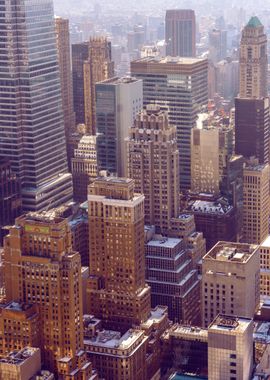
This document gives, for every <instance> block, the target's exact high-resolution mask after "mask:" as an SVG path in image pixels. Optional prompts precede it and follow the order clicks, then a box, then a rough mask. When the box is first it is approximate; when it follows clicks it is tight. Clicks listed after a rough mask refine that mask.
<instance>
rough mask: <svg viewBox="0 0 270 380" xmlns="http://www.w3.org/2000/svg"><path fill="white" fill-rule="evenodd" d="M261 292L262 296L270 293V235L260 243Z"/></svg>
mask: <svg viewBox="0 0 270 380" xmlns="http://www.w3.org/2000/svg"><path fill="white" fill-rule="evenodd" d="M260 264H261V270H260V293H261V295H262V296H269V294H270V236H269V235H268V236H267V238H266V239H265V240H264V241H263V242H262V243H261V244H260Z"/></svg>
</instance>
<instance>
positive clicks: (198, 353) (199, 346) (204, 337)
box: [160, 324, 208, 379]
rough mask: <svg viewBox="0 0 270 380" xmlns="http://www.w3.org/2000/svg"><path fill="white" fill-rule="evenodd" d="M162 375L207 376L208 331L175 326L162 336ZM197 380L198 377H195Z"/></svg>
mask: <svg viewBox="0 0 270 380" xmlns="http://www.w3.org/2000/svg"><path fill="white" fill-rule="evenodd" d="M161 347H162V353H161V363H160V364H161V374H162V376H164V378H166V379H167V378H170V375H171V373H196V374H198V376H199V375H200V374H201V375H202V378H204V377H203V375H206V374H207V366H208V355H207V354H208V331H207V329H204V328H200V327H197V326H190V325H183V324H174V325H172V326H171V327H170V328H169V329H168V330H167V331H165V333H164V334H163V335H162V336H161ZM195 379H196V377H195Z"/></svg>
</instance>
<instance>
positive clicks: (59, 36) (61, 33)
mask: <svg viewBox="0 0 270 380" xmlns="http://www.w3.org/2000/svg"><path fill="white" fill-rule="evenodd" d="M55 30H56V46H57V52H58V62H59V71H60V83H61V92H62V103H63V113H64V125H65V134H66V142H68V137H69V135H70V134H71V133H72V132H74V130H75V113H74V107H73V87H72V74H71V53H70V40H69V20H68V19H64V18H61V17H56V18H55Z"/></svg>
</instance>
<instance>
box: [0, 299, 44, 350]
mask: <svg viewBox="0 0 270 380" xmlns="http://www.w3.org/2000/svg"><path fill="white" fill-rule="evenodd" d="M40 343H41V341H40V315H39V310H38V307H37V305H36V304H32V305H31V304H24V303H18V302H14V301H11V302H9V303H7V304H0V357H5V356H7V355H8V354H9V353H10V352H12V351H14V350H22V349H23V348H24V347H26V346H30V347H40Z"/></svg>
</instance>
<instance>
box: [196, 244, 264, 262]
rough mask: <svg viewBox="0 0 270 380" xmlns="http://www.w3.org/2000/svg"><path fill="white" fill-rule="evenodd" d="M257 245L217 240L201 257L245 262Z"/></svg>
mask: <svg viewBox="0 0 270 380" xmlns="http://www.w3.org/2000/svg"><path fill="white" fill-rule="evenodd" d="M257 247H258V246H256V245H254V244H248V243H233V242H226V241H219V242H218V243H217V244H216V245H215V246H214V247H213V248H211V249H210V251H209V252H208V253H207V254H206V255H205V256H204V257H203V259H213V260H216V261H224V262H225V261H227V262H228V261H229V262H238V263H245V262H247V261H248V260H249V259H250V257H251V255H253V253H254V252H255V250H256V248H257Z"/></svg>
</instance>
